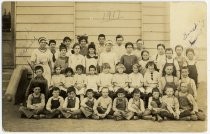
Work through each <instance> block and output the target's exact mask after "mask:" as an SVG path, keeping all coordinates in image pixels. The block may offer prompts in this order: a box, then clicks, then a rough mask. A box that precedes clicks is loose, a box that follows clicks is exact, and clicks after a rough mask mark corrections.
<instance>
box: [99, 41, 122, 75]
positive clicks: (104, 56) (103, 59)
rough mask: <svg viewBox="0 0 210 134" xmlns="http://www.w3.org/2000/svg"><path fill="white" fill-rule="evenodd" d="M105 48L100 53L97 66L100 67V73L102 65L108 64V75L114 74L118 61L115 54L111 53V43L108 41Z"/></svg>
mask: <svg viewBox="0 0 210 134" xmlns="http://www.w3.org/2000/svg"><path fill="white" fill-rule="evenodd" d="M105 46H106V50H105V51H104V52H102V53H101V55H100V59H99V66H100V67H101V70H100V72H102V64H103V63H108V64H109V65H110V73H115V65H116V64H117V63H118V60H117V55H116V53H114V52H113V51H112V46H113V43H112V41H110V40H108V41H107V42H106V44H105Z"/></svg>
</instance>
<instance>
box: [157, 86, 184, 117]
mask: <svg viewBox="0 0 210 134" xmlns="http://www.w3.org/2000/svg"><path fill="white" fill-rule="evenodd" d="M165 93H166V95H164V96H163V97H162V104H163V105H164V106H166V108H165V109H166V111H165V110H164V111H160V113H159V115H160V117H162V118H164V119H165V118H166V119H179V114H180V111H179V101H178V99H177V98H176V97H175V96H174V89H173V88H172V87H166V91H165Z"/></svg>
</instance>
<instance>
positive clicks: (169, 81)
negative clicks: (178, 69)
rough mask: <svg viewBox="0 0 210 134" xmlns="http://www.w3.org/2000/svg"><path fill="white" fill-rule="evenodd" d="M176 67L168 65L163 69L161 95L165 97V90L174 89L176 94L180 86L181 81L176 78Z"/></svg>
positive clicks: (160, 86) (160, 84)
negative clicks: (167, 88) (169, 87)
mask: <svg viewBox="0 0 210 134" xmlns="http://www.w3.org/2000/svg"><path fill="white" fill-rule="evenodd" d="M175 75H176V74H175V67H174V66H173V65H172V64H166V65H165V67H164V68H163V76H162V77H161V78H160V80H159V86H158V88H159V89H160V93H161V94H164V95H165V88H166V87H168V86H171V87H173V89H174V90H175V91H174V92H176V90H177V88H178V86H179V79H178V78H177V77H176V76H175Z"/></svg>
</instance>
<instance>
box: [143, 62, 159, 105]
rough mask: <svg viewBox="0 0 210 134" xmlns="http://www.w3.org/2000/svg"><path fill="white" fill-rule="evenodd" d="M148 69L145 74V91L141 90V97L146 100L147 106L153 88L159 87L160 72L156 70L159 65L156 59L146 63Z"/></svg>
mask: <svg viewBox="0 0 210 134" xmlns="http://www.w3.org/2000/svg"><path fill="white" fill-rule="evenodd" d="M146 68H147V71H146V73H145V75H144V86H145V91H144V92H142V91H141V98H142V99H143V100H144V104H145V108H147V106H148V99H149V97H150V96H151V93H152V89H153V88H157V87H158V82H159V79H160V74H159V73H158V72H157V71H156V70H157V67H156V65H155V63H154V61H149V62H148V63H147V65H146Z"/></svg>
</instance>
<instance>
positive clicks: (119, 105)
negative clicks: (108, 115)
mask: <svg viewBox="0 0 210 134" xmlns="http://www.w3.org/2000/svg"><path fill="white" fill-rule="evenodd" d="M116 94H117V97H116V98H115V99H114V102H113V107H112V109H113V111H114V114H113V115H114V118H115V120H117V121H118V120H123V119H129V118H128V99H127V98H126V97H125V94H126V92H125V90H124V89H123V88H119V89H118V91H117V92H116Z"/></svg>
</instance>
